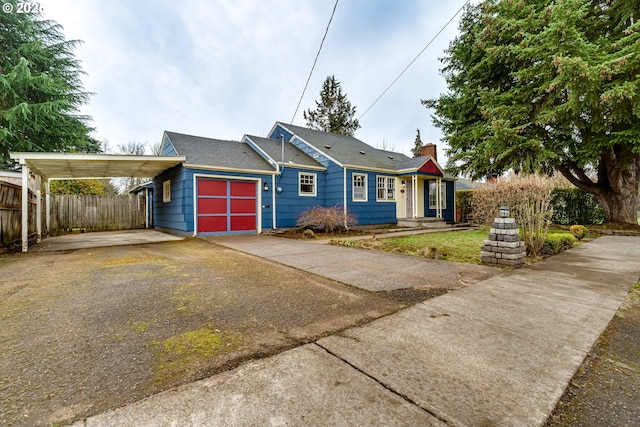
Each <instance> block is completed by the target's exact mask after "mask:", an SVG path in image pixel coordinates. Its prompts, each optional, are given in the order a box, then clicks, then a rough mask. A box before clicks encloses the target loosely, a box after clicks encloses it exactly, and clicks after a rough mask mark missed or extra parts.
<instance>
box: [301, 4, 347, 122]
mask: <svg viewBox="0 0 640 427" xmlns="http://www.w3.org/2000/svg"><path fill="white" fill-rule="evenodd" d="M336 7H338V0H336V4H334V5H333V12H331V17H330V18H329V22H328V23H327V29H326V30H324V36H322V41H321V42H320V48H319V49H318V53H316V59H314V60H313V65H312V66H311V71H310V72H309V77H307V82H306V83H305V85H304V89H302V95H300V100H299V101H298V105H297V106H296V111H295V112H294V113H293V117H291V122H290V123H293V119H295V118H296V114H298V109H299V108H300V104H301V103H302V98H304V93H305V92H306V91H307V86H309V80H311V75H312V74H313V70H314V69H315V68H316V63H317V62H318V57H319V56H320V51H321V50H322V45H323V44H324V39H325V38H326V37H327V33H328V32H329V26H330V25H331V21H333V15H334V14H335V13H336Z"/></svg>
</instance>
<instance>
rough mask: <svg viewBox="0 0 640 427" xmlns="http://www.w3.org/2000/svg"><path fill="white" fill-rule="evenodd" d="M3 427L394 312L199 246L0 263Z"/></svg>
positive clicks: (359, 294)
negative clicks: (0, 278)
mask: <svg viewBox="0 0 640 427" xmlns="http://www.w3.org/2000/svg"><path fill="white" fill-rule="evenodd" d="M0 277H2V280H1V281H0V325H2V327H1V328H0V425H47V424H50V423H60V422H68V421H72V420H75V419H78V418H83V417H86V416H88V415H91V414H96V413H99V412H102V411H104V410H107V409H109V408H113V407H117V406H121V405H124V404H126V403H129V402H132V401H135V400H139V399H141V398H143V397H145V396H148V395H150V394H154V393H157V392H159V391H162V390H166V389H170V388H173V387H175V386H178V385H180V384H184V383H187V382H190V381H193V380H196V379H199V378H203V377H206V376H209V375H212V374H214V373H216V372H219V371H222V370H226V369H229V368H231V367H234V366H237V365H238V364H239V363H241V362H243V361H245V360H248V359H252V358H258V357H265V356H268V355H271V354H274V353H278V352H280V351H283V350H284V349H287V348H291V347H294V346H297V345H299V344H301V343H304V342H309V341H311V340H314V339H316V338H318V337H320V336H323V335H326V334H329V333H332V332H336V331H338V330H341V329H344V328H347V327H350V326H354V325H357V324H362V323H365V322H368V321H370V320H372V319H375V318H377V317H380V316H383V315H386V314H388V313H391V312H394V311H397V310H398V309H400V308H401V307H402V305H401V304H399V303H398V302H394V301H392V300H390V299H387V298H385V297H383V296H380V295H375V294H372V293H369V292H366V291H362V290H359V289H355V288H351V287H348V286H344V285H342V284H340V283H337V282H333V281H331V280H327V279H323V278H320V277H317V276H314V275H310V274H308V273H304V272H301V271H299V270H296V269H293V268H289V267H285V266H282V265H280V264H276V263H273V262H269V261H266V260H263V259H260V258H255V257H253V256H250V255H246V254H243V253H239V252H236V251H233V250H229V249H224V248H222V247H219V246H216V245H214V244H211V243H207V242H204V241H201V240H195V239H192V240H186V241H179V242H170V243H160V244H154V245H139V246H124V247H122V246H121V247H113V248H97V249H83V250H78V251H70V252H53V253H29V254H12V255H6V256H4V257H3V258H2V259H0Z"/></svg>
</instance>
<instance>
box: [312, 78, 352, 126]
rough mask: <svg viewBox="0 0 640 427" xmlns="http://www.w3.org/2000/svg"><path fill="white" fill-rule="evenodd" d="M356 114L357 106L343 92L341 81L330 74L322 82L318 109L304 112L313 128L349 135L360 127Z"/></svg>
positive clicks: (317, 104)
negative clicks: (352, 104)
mask: <svg viewBox="0 0 640 427" xmlns="http://www.w3.org/2000/svg"><path fill="white" fill-rule="evenodd" d="M355 114H356V107H353V106H351V102H349V100H348V99H347V95H346V94H343V93H342V88H341V87H340V82H338V81H337V80H336V78H335V76H328V77H327V78H326V80H325V81H324V83H323V84H322V90H321V91H320V100H319V101H316V109H315V110H311V109H309V110H307V111H305V112H303V116H304V118H305V119H306V120H307V126H309V127H310V128H311V129H316V130H321V131H324V132H332V133H338V134H341V135H347V136H353V134H354V132H355V131H356V130H358V129H359V128H360V123H358V119H356V118H354V116H355Z"/></svg>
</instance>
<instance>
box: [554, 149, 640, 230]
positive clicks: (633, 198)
mask: <svg viewBox="0 0 640 427" xmlns="http://www.w3.org/2000/svg"><path fill="white" fill-rule="evenodd" d="M573 166H575V165H571V164H569V165H566V164H560V165H556V167H557V168H558V170H559V171H560V172H561V173H562V174H563V175H564V176H565V177H566V178H567V179H568V180H569V181H570V182H571V183H572V184H574V185H575V186H576V187H579V188H581V189H583V190H585V191H587V192H589V193H593V194H595V196H596V197H597V198H598V200H599V201H600V204H601V205H602V209H603V211H604V217H605V221H606V222H621V223H630V224H635V225H637V224H638V203H640V154H638V153H630V150H628V149H627V148H626V147H620V146H617V147H616V146H614V147H612V148H609V149H605V150H603V151H602V153H601V156H600V163H599V165H598V182H593V181H592V180H590V179H589V178H588V177H587V176H586V175H585V174H584V172H582V171H581V170H579V168H576V167H573ZM576 175H577V176H576Z"/></svg>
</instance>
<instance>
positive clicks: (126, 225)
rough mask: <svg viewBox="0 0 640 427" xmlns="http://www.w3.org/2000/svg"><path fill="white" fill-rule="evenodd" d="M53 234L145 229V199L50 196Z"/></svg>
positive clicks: (124, 196)
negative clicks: (80, 230) (79, 230)
mask: <svg viewBox="0 0 640 427" xmlns="http://www.w3.org/2000/svg"><path fill="white" fill-rule="evenodd" d="M50 197H51V233H54V234H55V233H61V232H65V231H71V230H73V229H78V228H79V229H84V230H85V231H109V230H132V229H136V228H145V226H146V223H145V218H146V212H145V198H144V196H142V195H140V196H134V195H132V194H130V195H123V196H78V195H58V194H56V195H51V196H50Z"/></svg>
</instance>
